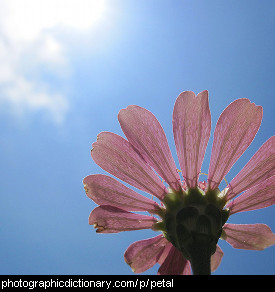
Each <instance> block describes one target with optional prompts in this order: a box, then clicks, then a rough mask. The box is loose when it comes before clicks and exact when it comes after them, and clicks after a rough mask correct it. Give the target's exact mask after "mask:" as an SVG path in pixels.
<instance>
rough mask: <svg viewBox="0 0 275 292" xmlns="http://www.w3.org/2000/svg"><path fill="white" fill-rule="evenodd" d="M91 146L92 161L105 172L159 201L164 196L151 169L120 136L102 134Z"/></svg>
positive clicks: (163, 187)
mask: <svg viewBox="0 0 275 292" xmlns="http://www.w3.org/2000/svg"><path fill="white" fill-rule="evenodd" d="M92 146H93V149H92V151H91V156H92V158H93V160H94V161H95V163H96V164H98V165H99V166H100V167H101V168H103V169H104V170H105V171H107V172H109V173H111V174H112V175H114V176H116V177H117V178H120V179H121V180H123V181H125V182H127V183H129V184H130V185H132V186H134V187H136V188H138V189H140V190H142V191H145V192H148V193H150V194H152V195H154V196H155V197H157V198H159V199H161V198H163V196H164V195H165V194H166V188H165V186H164V185H163V184H162V183H161V181H160V179H159V178H158V176H157V175H156V174H155V172H154V171H153V170H152V168H151V167H150V166H149V165H148V164H147V163H146V162H145V161H144V160H143V159H142V157H141V156H140V155H139V154H138V152H137V151H136V150H134V148H133V147H132V145H131V144H130V143H129V142H128V141H126V140H125V139H123V138H122V137H121V136H119V135H116V134H114V133H110V132H102V133H100V134H99V135H98V138H97V141H96V142H95V143H93V145H92Z"/></svg>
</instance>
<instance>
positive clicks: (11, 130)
mask: <svg viewBox="0 0 275 292" xmlns="http://www.w3.org/2000/svg"><path fill="white" fill-rule="evenodd" d="M35 2H36V4H35ZM37 3H38V4H37ZM45 3H48V4H45ZM53 3H55V4H53ZM66 3H67V4H66V5H64V1H62V0H60V1H54V2H51V1H33V0H26V1H25V4H26V5H25V6H24V7H23V8H22V7H21V6H20V1H18V0H12V1H6V0H0V11H1V12H0V14H1V15H0V16H1V17H0V19H1V20H0V60H1V69H0V123H1V128H0V149H1V151H0V160H1V164H0V172H1V176H0V192H1V196H0V200H1V202H0V220H1V225H0V246H1V248H0V258H1V265H0V273H1V274H93V275H96V274H123V275H126V274H129V275H131V274H132V271H131V269H130V268H129V266H128V265H127V264H126V263H125V262H124V259H123V254H124V251H125V250H126V248H127V247H128V246H129V245H130V244H131V243H133V242H134V241H137V240H141V239H145V238H149V237H152V236H155V235H156V233H155V232H153V231H150V230H147V231H136V232H124V233H118V234H96V232H95V230H94V229H93V227H92V226H89V225H88V216H89V214H90V212H91V211H92V209H93V208H94V207H95V206H96V205H95V204H94V203H93V202H92V201H91V200H90V199H89V198H87V197H86V195H85V191H84V189H83V185H82V179H83V178H84V177H85V176H87V175H89V174H95V173H105V172H104V171H103V170H101V169H100V168H99V167H98V166H97V165H96V164H95V163H94V162H93V161H92V159H91V157H90V149H91V144H92V143H93V142H94V141H95V140H96V136H97V134H98V133H99V132H101V131H111V132H114V133H117V134H120V135H123V133H122V131H121V129H120V127H119V123H118V121H117V114H118V112H119V110H120V109H122V108H125V107H127V106H128V105H130V104H137V105H140V106H142V107H145V108H147V109H149V110H150V111H152V112H153V113H154V114H155V116H156V117H157V118H158V119H159V121H160V123H161V124H162V126H163V128H164V130H165V132H166V134H167V138H168V141H169V145H170V147H171V150H172V153H173V155H174V158H175V160H176V163H177V165H178V160H177V158H176V152H175V146H174V141H173V134H172V110H173V106H174V102H175V99H176V97H177V96H178V94H179V93H180V92H182V91H185V90H192V91H194V92H195V93H196V94H197V93H199V92H201V91H202V90H204V89H207V90H208V91H209V98H210V109H211V116H212V131H211V133H212V134H213V131H214V127H215V124H216V122H217V119H218V117H219V115H220V114H221V112H222V111H223V109H224V108H225V107H226V106H227V105H228V104H229V103H230V102H232V101H233V100H235V99H237V98H243V97H246V98H249V99H250V100H251V101H253V102H254V103H256V104H257V105H262V106H263V111H264V117H263V121H262V125H261V128H260V130H259V132H258V134H257V135H256V138H255V139H254V141H253V142H252V144H251V146H250V147H249V148H248V150H247V151H246V152H245V154H244V155H243V156H242V157H241V158H240V159H239V160H238V162H237V163H236V164H235V165H234V167H233V168H232V169H231V171H230V173H229V174H228V175H227V176H226V178H227V180H228V181H230V179H232V178H233V177H234V176H235V175H236V174H237V173H238V171H239V170H240V169H241V168H242V167H243V166H244V164H245V163H246V162H247V161H248V160H249V159H250V157H251V156H252V155H253V154H254V153H255V152H256V151H257V150H258V148H259V147H260V146H261V145H262V144H263V143H264V142H265V141H266V140H267V139H268V138H269V137H270V136H272V135H274V122H275V119H274V105H275V102H274V93H273V92H274V89H275V88H274V87H275V85H274V77H275V76H274V65H275V64H274V63H275V58H274V57H275V56H274V45H275V42H274V40H275V37H274V31H273V30H274V25H275V23H274V22H275V19H274V9H275V2H274V1H272V0H270V1H268V0H266V1H259V0H258V1H255V0H249V1H248V0H242V1H237V0H231V1H224V0H219V1H218V0H217V1H215V0H208V1H203V0H201V1H198V0H194V1H191V0H190V1H188V0H173V1H168V0H139V1H136V0H105V1H104V0H102V1H99V0H98V1H85V0H81V1H67V2H66ZM76 3H78V4H76ZM51 5H52V6H51ZM53 5H57V6H53ZM54 7H55V9H54ZM212 137H213V136H211V139H210V141H209V144H208V148H207V151H206V156H205V160H204V163H203V168H202V171H203V172H207V169H208V165H209V159H210V154H211V146H212ZM274 208H275V207H274V206H272V207H269V208H266V209H261V210H258V211H252V212H246V213H240V214H236V215H233V216H232V217H230V219H229V221H228V222H230V223H265V224H267V225H269V226H270V227H271V229H272V230H273V232H275V221H274V211H275V209H274ZM219 244H220V246H221V248H222V249H223V251H224V257H223V260H222V263H221V265H220V267H219V268H218V270H217V271H216V272H215V273H214V274H274V273H275V262H274V260H273V259H274V256H275V247H274V246H273V247H270V248H268V249H266V250H264V251H245V250H238V249H233V248H232V247H231V246H230V245H229V244H227V243H226V242H224V241H219ZM157 268H158V267H157V266H156V267H154V268H152V269H150V270H148V271H147V272H146V273H145V274H156V272H157Z"/></svg>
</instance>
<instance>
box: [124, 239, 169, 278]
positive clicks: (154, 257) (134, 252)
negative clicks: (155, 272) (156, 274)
mask: <svg viewBox="0 0 275 292" xmlns="http://www.w3.org/2000/svg"><path fill="white" fill-rule="evenodd" d="M167 244H168V241H167V239H165V238H164V237H163V235H162V234H161V235H158V236H156V237H153V238H150V239H145V240H140V241H136V242H134V243H133V244H131V245H130V246H129V247H128V249H127V250H126V252H125V254H124V258H125V261H126V263H127V264H128V265H130V267H131V268H132V270H133V272H135V273H142V272H144V271H146V270H148V269H150V268H152V267H153V266H154V265H155V264H156V263H157V262H158V258H159V255H160V254H161V253H162V251H163V250H164V248H165V246H166V245H167Z"/></svg>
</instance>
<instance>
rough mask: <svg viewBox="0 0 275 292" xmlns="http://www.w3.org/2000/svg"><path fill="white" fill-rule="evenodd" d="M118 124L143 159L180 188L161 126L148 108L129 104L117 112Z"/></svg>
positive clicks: (169, 182)
mask: <svg viewBox="0 0 275 292" xmlns="http://www.w3.org/2000/svg"><path fill="white" fill-rule="evenodd" d="M118 120H119V123H120V126H121V128H122V130H123V132H124V134H125V136H126V137H127V139H128V141H129V142H130V143H131V144H132V145H133V146H134V147H135V148H136V149H137V150H138V152H139V153H140V155H141V156H142V157H143V159H144V160H145V161H146V162H147V163H148V164H149V165H150V166H151V167H153V168H154V169H155V170H156V172H157V173H158V174H159V175H160V176H161V177H162V178H163V179H164V180H165V181H166V182H167V183H168V184H169V185H170V187H171V188H172V189H175V190H179V189H180V188H181V184H180V177H179V174H178V172H177V167H176V165H175V162H174V159H173V157H172V154H171V151H170V148H169V145H168V141H167V139H166V136H165V133H164V130H163V128H162V127H161V125H160V123H159V121H158V120H157V119H156V117H155V116H154V115H153V114H152V113H151V112H150V111H148V110H146V109H144V108H142V107H139V106H136V105H130V106H128V107H127V108H126V109H122V110H121V111H120V112H119V114H118Z"/></svg>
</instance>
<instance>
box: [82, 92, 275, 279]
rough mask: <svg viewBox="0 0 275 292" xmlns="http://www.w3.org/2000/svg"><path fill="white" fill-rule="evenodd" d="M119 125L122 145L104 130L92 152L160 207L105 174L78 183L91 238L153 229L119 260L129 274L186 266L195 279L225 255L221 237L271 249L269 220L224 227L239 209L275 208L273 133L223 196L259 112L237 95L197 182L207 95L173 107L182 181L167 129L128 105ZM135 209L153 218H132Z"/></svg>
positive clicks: (207, 122)
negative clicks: (89, 203)
mask: <svg viewBox="0 0 275 292" xmlns="http://www.w3.org/2000/svg"><path fill="white" fill-rule="evenodd" d="M118 120H119V123H120V125H121V128H122V130H123V132H124V134H125V136H126V138H127V140H126V139H124V138H122V137H121V136H118V135H116V134H114V133H110V132H102V133H100V134H99V135H98V138H97V141H96V142H95V143H93V145H92V146H93V149H92V151H91V156H92V158H93V160H94V161H95V163H97V164H98V165H99V166H100V167H101V168H102V169H104V170H105V171H107V172H109V173H110V174H112V175H113V176H115V177H117V178H119V179H121V180H122V181H124V182H126V183H128V184H130V185H131V186H133V187H135V188H137V189H139V190H141V191H145V192H147V193H149V194H151V195H152V196H154V197H155V198H157V200H158V201H159V203H157V202H156V201H154V200H153V199H149V198H147V197H145V196H142V195H141V194H139V193H137V192H136V191H134V190H132V189H130V188H128V187H126V186H125V185H123V184H122V183H120V182H119V181H117V180H115V179H114V178H112V177H110V176H106V175H103V174H95V175H89V176H87V177H86V178H85V179H84V180H83V183H84V187H85V190H86V194H87V195H88V197H90V198H91V199H92V200H93V201H94V202H95V203H97V204H98V205H99V206H98V207H96V208H95V209H94V210H93V211H92V212H91V214H90V217H89V223H90V224H91V225H94V227H95V228H96V229H97V232H101V233H116V232H120V231H128V230H138V229H153V230H155V231H158V232H159V234H158V235H157V236H156V237H153V238H149V239H145V240H141V241H137V242H135V243H133V244H132V245H130V246H129V247H128V249H127V250H126V252H125V255H124V257H125V261H126V262H127V263H128V264H129V265H130V266H131V268H132V270H133V271H134V272H136V273H141V272H144V271H145V270H147V269H149V268H151V267H152V266H154V265H155V264H156V263H159V264H160V268H159V271H158V274H162V275H164V274H191V269H192V271H193V273H194V274H209V273H210V272H211V271H213V270H215V269H216V268H217V267H218V266H219V264H220V261H221V258H222V256H223V252H222V250H221V248H220V247H219V246H218V245H217V242H218V240H219V238H222V239H225V240H226V241H227V242H228V243H229V244H231V245H232V246H233V247H234V248H241V249H251V250H262V249H264V248H266V247H269V246H271V245H273V244H275V234H273V233H272V231H271V230H270V228H269V227H268V226H267V225H265V224H230V223H226V222H227V220H228V218H229V216H231V215H233V214H235V213H238V212H243V211H250V210H256V209H260V208H264V207H267V206H270V205H272V204H274V203H275V150H274V149H275V147H274V146H275V136H273V137H271V138H270V139H269V140H267V141H266V142H265V143H264V144H263V145H262V147H261V148H260V149H259V150H258V151H257V152H256V153H255V155H254V156H253V157H252V158H251V159H250V160H249V162H248V163H247V164H246V165H245V167H244V168H243V169H242V170H241V171H240V172H239V173H238V174H237V175H236V177H235V178H234V179H233V180H232V181H231V182H230V183H229V184H228V185H227V187H226V188H225V189H224V190H222V191H220V190H219V186H220V183H221V182H222V180H223V179H224V178H225V175H226V174H227V173H228V172H229V170H230V169H231V167H232V166H233V165H234V163H235V162H236V161H237V160H238V159H239V157H240V156H241V155H242V154H243V153H244V151H245V150H246V149H247V147H248V146H249V145H250V144H251V142H252V140H253V139H254V137H255V135H256V133H257V131H258V129H259V127H260V124H261V120H262V107H260V106H256V105H255V104H253V103H251V102H250V101H249V100H248V99H246V98H242V99H238V100H235V101H234V102H232V103H231V104H230V105H229V106H228V107H227V108H226V109H225V110H224V111H223V113H222V114H221V116H220V118H219V120H218V122H217V125H216V128H215V131H214V141H213V146H212V153H211V159H210V165H209V171H208V180H207V182H200V181H199V176H200V174H201V167H202V162H203V158H204V155H205V150H206V147H207V144H208V140H209V137H210V131H211V115H210V110H209V102H208V91H203V92H201V93H199V94H198V95H197V96H196V95H195V94H194V93H193V92H191V91H185V92H183V93H181V94H180V95H179V96H178V98H177V100H176V103H175V106H174V110H173V133H174V140H175V146H176V151H177V156H178V159H179V164H180V168H181V173H182V177H183V181H182V180H181V178H180V175H179V171H178V169H177V167H176V164H175V161H174V159H173V158H172V154H171V151H170V148H169V146H168V141H167V138H166V136H165V133H164V131H163V128H162V127H161V125H160V123H159V122H158V120H157V119H156V117H155V116H154V115H153V114H152V113H151V112H149V111H148V110H146V109H144V108H141V107H139V106H135V105H131V106H128V107H127V108H126V109H122V110H121V111H120V112H119V115H118ZM163 182H165V183H166V184H164V183H163ZM140 211H142V212H144V211H145V212H148V213H149V214H148V215H144V214H140V213H134V212H140ZM210 270H211V271H210Z"/></svg>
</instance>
